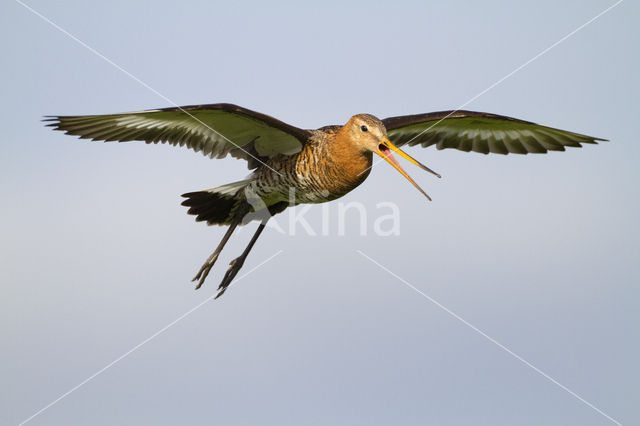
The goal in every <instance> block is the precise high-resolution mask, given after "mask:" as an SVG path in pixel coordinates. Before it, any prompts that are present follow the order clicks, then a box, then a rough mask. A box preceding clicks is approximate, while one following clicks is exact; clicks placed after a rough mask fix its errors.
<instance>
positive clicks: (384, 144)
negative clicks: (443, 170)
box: [374, 137, 441, 201]
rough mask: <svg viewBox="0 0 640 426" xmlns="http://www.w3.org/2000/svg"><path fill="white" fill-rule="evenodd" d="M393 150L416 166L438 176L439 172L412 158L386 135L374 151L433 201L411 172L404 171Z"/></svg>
mask: <svg viewBox="0 0 640 426" xmlns="http://www.w3.org/2000/svg"><path fill="white" fill-rule="evenodd" d="M391 151H394V152H396V153H397V154H398V155H400V156H401V157H404V158H406V159H407V160H409V161H410V162H412V163H413V164H415V165H416V166H418V167H420V168H421V169H423V170H426V171H428V172H429V173H433V174H434V175H436V176H437V177H441V176H440V175H439V174H438V173H436V172H434V171H433V170H431V169H430V168H428V167H427V166H425V165H424V164H421V163H420V162H419V161H418V160H416V159H414V158H412V157H411V156H410V155H409V154H407V153H406V152H404V151H402V150H401V149H400V148H398V147H397V146H395V145H394V144H392V143H391V141H390V140H389V138H387V137H385V138H384V139H382V140H381V141H380V144H379V145H378V150H377V151H374V152H375V153H376V154H378V155H379V156H380V157H382V158H384V159H385V160H386V161H387V163H389V164H391V165H392V166H393V167H394V168H395V169H396V170H397V171H399V172H400V173H402V176H404V177H405V178H407V180H408V181H409V182H411V183H412V184H413V186H415V187H416V188H417V189H418V191H420V192H422V194H423V195H424V196H425V197H427V199H428V200H429V201H431V197H429V196H428V195H427V193H426V192H424V191H423V190H422V188H420V186H418V184H417V183H416V182H415V181H414V180H413V179H411V176H409V174H408V173H407V172H405V171H404V169H403V168H402V166H401V165H400V163H398V160H396V157H394V156H393V154H392V153H391Z"/></svg>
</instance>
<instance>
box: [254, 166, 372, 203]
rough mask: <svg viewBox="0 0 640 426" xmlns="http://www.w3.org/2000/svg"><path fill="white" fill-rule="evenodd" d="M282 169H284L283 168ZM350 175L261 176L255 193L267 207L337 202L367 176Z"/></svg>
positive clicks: (294, 173) (305, 173) (255, 187)
mask: <svg viewBox="0 0 640 426" xmlns="http://www.w3.org/2000/svg"><path fill="white" fill-rule="evenodd" d="M281 170H282V169H281ZM368 174H369V171H368V170H365V171H363V173H362V174H361V175H355V176H347V175H345V173H344V172H343V171H331V172H329V171H327V170H324V171H323V173H308V172H301V171H297V172H295V171H290V172H288V173H280V174H276V173H275V172H273V171H270V173H264V174H262V175H261V176H260V177H259V178H258V179H256V180H255V181H254V183H253V188H252V189H253V190H254V191H255V193H256V195H258V196H259V197H260V198H261V199H262V200H263V201H264V202H265V203H266V204H267V205H271V204H275V203H278V202H281V201H286V202H288V203H289V204H291V205H295V204H316V203H325V202H327V201H332V200H335V199H336V198H340V197H342V196H343V195H345V194H347V193H348V192H350V191H351V190H353V189H354V188H356V187H357V186H358V185H360V184H361V183H362V182H363V181H364V180H365V179H366V178H367V176H368Z"/></svg>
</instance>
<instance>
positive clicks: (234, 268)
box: [216, 218, 269, 299]
mask: <svg viewBox="0 0 640 426" xmlns="http://www.w3.org/2000/svg"><path fill="white" fill-rule="evenodd" d="M267 220H269V219H268V218H267V219H265V220H263V221H262V222H261V223H260V226H258V229H257V230H256V233H255V234H253V237H252V238H251V241H249V245H248V246H247V248H246V249H244V251H243V252H242V254H241V255H240V256H239V257H237V258H235V259H233V260H232V261H231V262H230V263H229V265H231V266H230V267H229V269H228V270H227V273H226V274H224V278H222V282H220V285H219V286H218V295H217V296H216V299H217V298H218V297H220V296H222V295H223V294H224V292H225V291H227V287H229V284H231V281H233V279H234V278H235V276H236V275H237V274H238V271H239V270H240V268H242V265H243V264H244V261H245V260H246V258H247V256H248V255H249V252H250V251H251V249H252V248H253V245H254V244H255V243H256V240H257V239H258V237H259V236H260V234H261V233H262V231H263V230H264V227H265V226H266V224H267Z"/></svg>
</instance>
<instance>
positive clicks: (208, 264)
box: [191, 251, 220, 290]
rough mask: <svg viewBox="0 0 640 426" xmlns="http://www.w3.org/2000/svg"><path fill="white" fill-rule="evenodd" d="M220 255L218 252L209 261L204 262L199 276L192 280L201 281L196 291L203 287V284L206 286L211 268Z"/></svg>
mask: <svg viewBox="0 0 640 426" xmlns="http://www.w3.org/2000/svg"><path fill="white" fill-rule="evenodd" d="M219 255H220V252H217V251H216V252H214V253H213V254H212V255H211V256H209V258H208V259H207V261H206V262H204V265H202V267H201V268H200V270H199V271H198V274H197V275H196V276H195V277H193V279H192V280H191V281H198V280H200V281H199V282H198V285H197V286H196V290H197V289H199V288H200V287H202V284H204V280H206V279H207V275H209V271H211V268H213V265H215V263H216V260H218V256H219Z"/></svg>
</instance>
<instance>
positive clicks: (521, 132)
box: [382, 111, 606, 155]
mask: <svg viewBox="0 0 640 426" xmlns="http://www.w3.org/2000/svg"><path fill="white" fill-rule="evenodd" d="M382 122H383V123H384V124H385V126H386V128H387V133H388V135H389V138H390V139H391V140H392V141H393V142H394V143H395V144H396V145H398V146H402V145H406V144H408V145H410V146H412V145H422V146H423V147H428V146H431V145H435V146H436V148H437V149H446V148H455V149H458V150H461V151H466V152H469V151H474V152H480V153H482V154H488V153H496V154H504V155H506V154H509V153H513V154H529V153H536V154H542V153H546V152H548V151H564V150H565V147H568V146H569V147H581V146H582V144H584V143H592V144H593V143H598V141H606V139H601V138H595V137H592V136H587V135H581V134H579V133H574V132H568V131H565V130H560V129H555V128H552V127H547V126H541V125H539V124H535V123H532V122H529V121H524V120H518V119H516V118H512V117H507V116H503V115H496V114H489V113H485V112H475V111H440V112H432V113H428V114H418V115H405V116H399V117H389V118H386V119H384V120H382Z"/></svg>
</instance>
